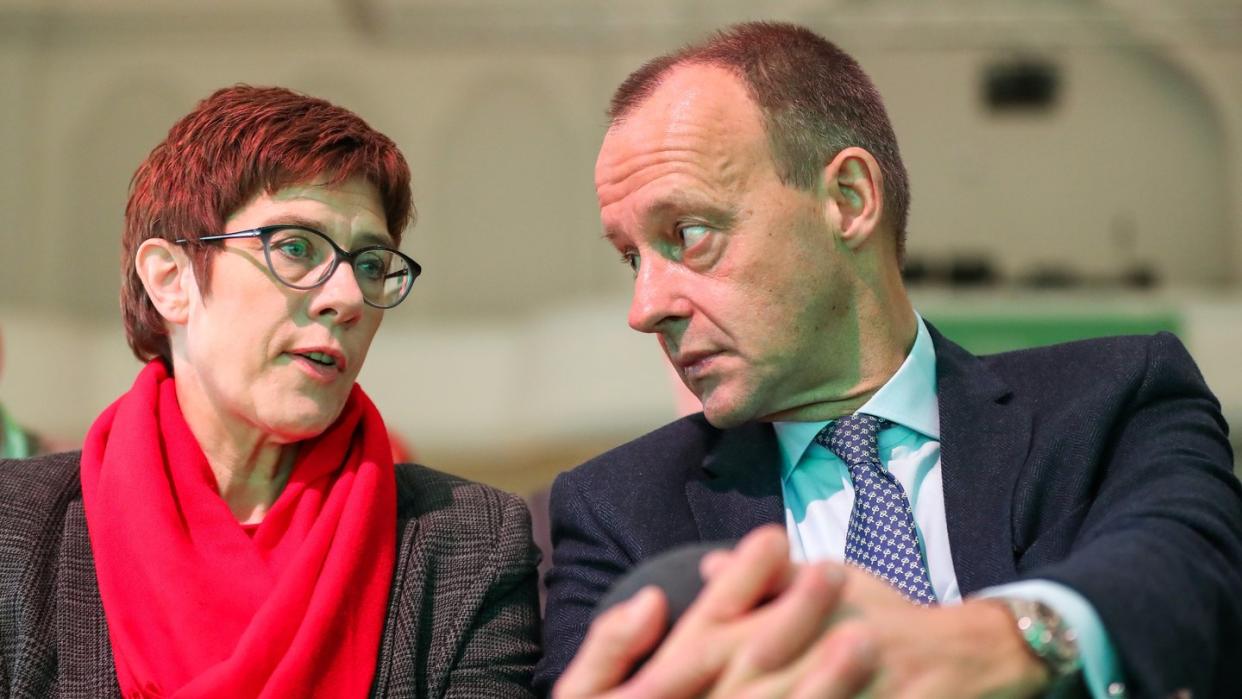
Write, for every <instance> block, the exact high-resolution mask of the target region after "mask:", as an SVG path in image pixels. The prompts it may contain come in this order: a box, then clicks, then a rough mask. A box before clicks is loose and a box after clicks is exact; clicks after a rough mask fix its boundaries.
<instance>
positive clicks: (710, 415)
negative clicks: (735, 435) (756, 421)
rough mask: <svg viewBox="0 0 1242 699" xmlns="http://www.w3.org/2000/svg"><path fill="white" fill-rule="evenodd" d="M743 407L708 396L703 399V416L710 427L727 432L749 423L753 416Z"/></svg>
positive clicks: (722, 397)
mask: <svg viewBox="0 0 1242 699" xmlns="http://www.w3.org/2000/svg"><path fill="white" fill-rule="evenodd" d="M751 413H752V411H750V410H747V409H746V406H745V405H741V404H739V403H737V402H735V401H730V400H726V399H725V398H724V396H718V395H714V394H709V395H707V396H705V397H704V398H703V416H704V417H705V418H707V421H708V422H709V423H710V424H711V426H712V427H715V428H717V429H721V430H727V429H730V428H733V427H739V426H741V425H744V424H746V423H747V422H750V421H751V420H752V419H753V418H754V416H753V415H752V414H751Z"/></svg>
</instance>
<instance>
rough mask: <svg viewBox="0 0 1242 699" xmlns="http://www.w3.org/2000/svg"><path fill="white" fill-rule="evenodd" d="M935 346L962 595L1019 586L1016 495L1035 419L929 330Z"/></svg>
mask: <svg viewBox="0 0 1242 699" xmlns="http://www.w3.org/2000/svg"><path fill="white" fill-rule="evenodd" d="M928 329H929V330H930V331H931V335H932V342H933V344H934V345H935V348H936V392H937V399H938V401H939V403H940V468H941V475H942V476H943V480H944V506H945V519H946V523H947V525H948V530H949V545H950V547H951V548H952V552H953V568H954V572H955V573H956V574H957V581H958V587H959V588H960V589H961V591H962V594H963V595H967V594H970V593H972V592H975V591H977V590H979V589H981V588H984V587H987V586H989V585H996V584H999V583H1003V582H1008V581H1011V580H1013V578H1014V577H1016V575H1017V570H1016V568H1015V566H1014V550H1015V548H1014V530H1013V497H1014V488H1015V484H1016V482H1017V479H1018V475H1019V473H1020V472H1021V470H1022V465H1023V464H1024V463H1025V461H1026V457H1027V453H1028V451H1029V449H1030V438H1031V414H1030V412H1029V411H1028V410H1026V409H1025V408H1024V407H1022V406H1021V405H1020V404H1018V403H1016V402H1014V401H1013V400H1012V392H1011V391H1010V390H1009V388H1008V387H1007V386H1006V385H1005V383H1004V382H1003V381H1001V379H1000V378H999V377H997V376H996V375H995V374H993V373H992V372H991V371H990V370H989V369H988V368H987V367H986V366H985V365H984V364H983V362H982V361H981V360H980V359H979V358H978V357H975V356H974V355H972V354H970V353H969V352H967V351H966V350H964V349H962V348H961V347H958V346H957V345H955V344H953V343H952V342H950V341H948V340H947V339H945V337H944V336H943V335H941V334H940V333H939V332H938V331H936V329H935V328H933V327H931V326H930V324H929V325H928Z"/></svg>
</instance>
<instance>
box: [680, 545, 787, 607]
mask: <svg viewBox="0 0 1242 699" xmlns="http://www.w3.org/2000/svg"><path fill="white" fill-rule="evenodd" d="M793 568H794V566H793V564H792V563H790V561H789V542H788V540H787V539H786V538H785V530H784V529H783V528H781V527H779V526H776V525H767V526H763V527H760V528H758V529H756V530H754V531H752V532H751V533H749V534H747V535H746V536H745V537H743V538H742V540H741V541H740V542H738V545H737V547H736V548H735V549H734V550H733V553H732V554H731V555H730V556H729V560H728V563H727V564H726V565H725V566H723V567H722V569H721V570H719V571H716V574H715V576H714V577H713V578H712V579H711V581H710V582H709V583H708V584H707V587H705V588H704V589H703V592H702V593H700V595H699V598H698V599H697V600H695V602H694V604H692V605H691V606H690V609H689V610H687V612H686V616H687V617H689V616H705V617H706V618H707V619H710V620H714V621H725V620H728V619H732V618H734V617H737V616H738V615H740V614H743V613H745V612H748V611H750V610H751V609H753V608H754V607H755V606H756V605H758V604H759V603H760V602H762V601H763V600H764V599H765V598H766V597H768V596H770V595H772V594H775V593H776V592H779V591H780V589H783V586H782V584H787V583H788V581H789V579H790V577H791V575H792V572H793Z"/></svg>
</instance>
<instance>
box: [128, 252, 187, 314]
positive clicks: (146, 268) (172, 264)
mask: <svg viewBox="0 0 1242 699" xmlns="http://www.w3.org/2000/svg"><path fill="white" fill-rule="evenodd" d="M134 263H135V264H134V266H135V269H136V270H137V272H138V278H139V279H141V280H142V286H143V287H144V288H146V290H147V296H149V297H150V298H151V303H153V304H155V309H156V310H157V311H159V312H160V315H162V316H164V320H166V321H168V322H169V323H171V324H173V325H185V324H186V323H187V322H188V321H189V309H190V298H191V294H192V293H193V290H194V289H196V287H195V286H194V284H195V281H194V268H193V267H192V266H191V265H190V260H189V258H187V257H186V255H185V252H183V251H182V250H181V249H180V248H178V247H177V246H176V245H174V244H172V243H170V242H168V241H167V240H164V239H163V238H148V239H146V240H144V241H142V245H139V246H138V252H136V253H135V254H134Z"/></svg>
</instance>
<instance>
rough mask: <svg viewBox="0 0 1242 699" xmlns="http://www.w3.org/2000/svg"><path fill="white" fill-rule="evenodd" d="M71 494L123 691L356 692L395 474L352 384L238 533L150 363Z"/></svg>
mask: <svg viewBox="0 0 1242 699" xmlns="http://www.w3.org/2000/svg"><path fill="white" fill-rule="evenodd" d="M82 499H83V504H84V506H85V508H86V524H87V528H88V530H89V531H90V537H91V547H92V549H93V550H94V554H95V573H96V576H97V577H98V579H99V593H100V596H101V597H102V598H103V607H104V615H105V616H106V618H107V620H108V635H109V638H110V639H111V641H112V653H113V657H114V658H115V659H116V670H117V679H118V680H119V681H120V685H121V691H122V692H123V693H124V694H125V696H127V697H133V696H143V697H171V696H176V697H185V698H189V697H299V696H301V697H306V696H323V697H362V696H366V694H367V693H368V692H369V691H370V688H371V681H372V678H373V677H374V674H375V665H376V659H377V656H378V654H379V643H380V634H381V632H382V630H383V625H384V615H385V610H386V608H387V604H388V590H389V587H390V585H391V581H392V570H393V562H394V558H395V555H396V529H397V527H396V521H397V513H396V506H397V503H396V476H395V474H394V472H393V462H392V456H391V454H390V451H389V446H388V436H387V431H386V430H385V428H384V423H383V421H382V420H381V419H380V416H379V412H378V411H377V410H376V409H375V406H374V405H373V404H372V403H371V401H370V399H369V398H367V396H366V394H364V393H363V392H362V389H361V388H359V387H358V386H357V385H355V386H354V388H353V392H352V393H351V394H350V396H349V400H348V402H346V404H345V408H344V410H342V412H341V416H340V417H339V418H338V419H337V421H336V422H335V423H333V424H332V426H331V427H329V428H328V429H327V430H326V431H325V432H324V433H323V434H321V435H319V436H318V437H315V438H313V439H309V440H307V441H305V442H302V443H301V444H299V445H298V455H297V460H296V462H295V463H294V466H293V471H292V473H291V474H290V476H289V482H288V484H287V485H285V488H284V490H283V491H282V492H281V493H280V496H279V497H278V498H277V499H276V502H275V503H273V504H272V507H271V509H270V511H269V512H268V514H267V516H266V518H264V520H263V522H262V523H261V524H260V525H259V526H258V528H257V529H256V530H254V532H253V536H250V535H247V533H246V532H245V531H243V529H242V526H241V525H240V524H239V523H238V522H237V520H236V519H235V518H234V517H233V514H232V513H231V512H230V511H229V508H228V505H226V504H225V502H224V500H223V499H222V498H221V497H220V495H219V491H218V490H217V488H216V480H215V476H214V475H213V474H212V472H211V468H210V467H209V466H208V464H207V459H206V457H205V456H203V450H202V449H201V448H200V447H199V445H198V441H197V440H195V438H194V435H193V434H192V433H191V432H190V428H189V426H188V425H186V422H185V418H183V417H182V415H181V408H180V406H179V405H178V403H177V394H176V388H175V384H174V381H173V379H172V378H170V377H169V376H168V373H167V371H166V370H165V369H164V366H163V364H161V363H160V362H159V361H158V360H157V361H153V362H151V363H150V364H148V365H147V366H146V368H145V369H143V370H142V372H141V373H140V374H139V375H138V378H137V380H136V381H135V382H134V386H133V388H131V389H130V390H129V392H128V393H126V394H125V395H123V396H121V398H120V399H118V400H117V401H116V402H115V403H113V404H112V405H111V406H109V407H108V409H107V410H105V411H104V412H103V414H102V415H100V416H99V418H98V419H97V420H96V421H95V424H94V425H92V426H91V429H90V433H89V434H88V435H87V437H86V443H85V446H84V447H83V449H82Z"/></svg>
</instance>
